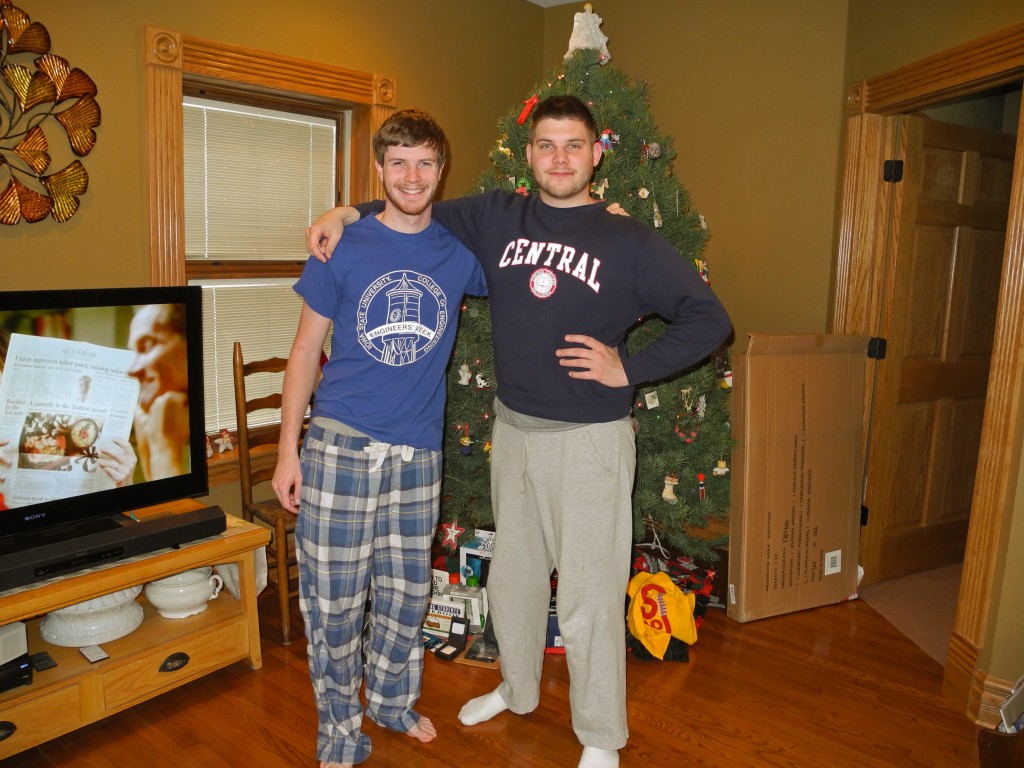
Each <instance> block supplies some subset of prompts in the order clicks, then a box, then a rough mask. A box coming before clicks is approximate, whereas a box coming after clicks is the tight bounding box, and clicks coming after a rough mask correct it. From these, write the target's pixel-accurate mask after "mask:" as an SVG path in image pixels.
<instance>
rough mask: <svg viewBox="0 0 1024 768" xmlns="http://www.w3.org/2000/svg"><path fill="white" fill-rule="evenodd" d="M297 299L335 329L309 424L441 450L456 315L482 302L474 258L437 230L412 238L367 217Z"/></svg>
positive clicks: (312, 270)
mask: <svg viewBox="0 0 1024 768" xmlns="http://www.w3.org/2000/svg"><path fill="white" fill-rule="evenodd" d="M295 290H296V292H298V294H299V295H300V296H302V298H303V299H304V300H305V302H306V304H307V305H308V306H309V308H310V309H312V310H313V311H314V312H316V313H317V314H319V315H322V316H323V317H327V318H330V319H331V320H333V321H334V326H333V330H332V334H331V359H330V360H329V361H328V362H327V364H326V365H325V366H324V371H323V373H324V377H323V380H322V381H321V382H320V385H319V386H318V387H317V391H316V399H315V403H314V410H313V415H314V416H328V417H330V418H332V419H337V420H338V421H341V422H343V423H345V424H347V425H349V426H350V427H353V428H355V429H358V430H359V431H360V432H363V433H365V434H367V435H369V436H370V437H373V438H375V439H377V440H381V441H383V442H385V443H392V444H396V445H411V446H414V447H416V448H428V449H432V450H440V448H441V442H442V430H443V421H444V403H445V376H444V373H445V368H446V367H447V365H448V360H449V358H450V356H451V350H452V346H453V345H454V343H455V330H456V324H457V323H458V319H459V307H460V305H461V302H462V298H463V296H464V295H465V294H470V295H474V296H482V295H486V293H487V288H486V283H485V282H484V276H483V272H482V271H481V269H480V264H479V262H478V261H477V260H476V258H475V257H474V256H473V254H472V253H470V252H469V251H468V250H467V249H466V248H465V246H463V245H462V244H461V243H460V242H459V241H458V240H456V239H455V238H454V237H453V236H452V234H451V233H450V232H448V230H446V229H445V228H444V227H442V226H441V225H440V224H438V223H437V222H431V224H430V225H429V226H428V227H427V228H426V229H425V230H423V231H422V232H418V233H416V234H414V235H409V234H405V233H402V232H396V231H395V230H393V229H390V228H388V227H386V226H384V225H383V224H381V223H380V222H379V221H378V220H377V218H376V217H375V216H370V217H367V218H364V219H362V220H360V221H359V222H358V223H356V224H353V225H352V226H350V227H346V228H345V236H344V237H343V238H342V239H341V242H340V243H339V244H338V247H337V248H336V249H335V251H334V255H333V256H332V258H331V260H330V261H328V262H327V263H326V264H322V263H321V262H319V261H317V260H316V259H314V258H312V257H311V258H310V259H309V260H308V261H307V262H306V266H305V268H304V269H303V272H302V277H301V278H300V279H299V282H298V283H296V284H295Z"/></svg>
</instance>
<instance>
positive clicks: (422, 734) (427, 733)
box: [406, 716, 437, 742]
mask: <svg viewBox="0 0 1024 768" xmlns="http://www.w3.org/2000/svg"><path fill="white" fill-rule="evenodd" d="M406 733H408V734H409V735H410V736H412V737H413V738H414V739H419V740H420V741H422V742H428V741H433V740H434V737H436V736H437V728H435V727H434V724H433V723H432V722H430V718H429V717H423V716H420V721H419V722H418V723H416V725H414V726H413V727H412V728H410V729H409V730H408V731H406Z"/></svg>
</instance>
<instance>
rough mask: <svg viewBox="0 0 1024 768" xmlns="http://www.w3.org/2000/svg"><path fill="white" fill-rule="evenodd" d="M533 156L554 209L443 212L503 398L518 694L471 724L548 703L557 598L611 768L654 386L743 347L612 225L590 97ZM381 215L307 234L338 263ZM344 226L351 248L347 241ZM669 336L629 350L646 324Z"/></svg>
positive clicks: (506, 620)
mask: <svg viewBox="0 0 1024 768" xmlns="http://www.w3.org/2000/svg"><path fill="white" fill-rule="evenodd" d="M526 153H527V158H528V160H529V163H530V168H531V170H532V172H533V176H534V179H535V180H536V182H537V186H538V187H539V194H538V195H531V196H529V197H523V196H522V195H517V194H513V193H506V192H500V191H493V192H487V193H484V194H480V195H473V196H471V197H466V198H461V199H458V200H449V201H443V202H439V203H437V204H436V205H435V207H434V215H435V216H436V218H437V220H438V221H440V222H441V223H443V224H444V225H445V226H446V227H448V228H449V229H450V230H451V231H452V232H453V233H454V234H455V236H456V237H458V238H459V240H461V241H462V242H463V243H465V244H466V245H467V246H469V247H470V248H471V249H472V250H473V252H474V253H475V254H476V256H477V258H478V259H479V260H480V263H481V265H482V266H483V269H484V273H485V274H486V275H487V284H488V289H489V294H490V307H491V317H492V327H493V331H494V365H495V375H496V378H497V390H496V397H495V403H494V413H495V417H496V418H495V421H494V429H493V432H492V451H491V457H492V462H491V499H492V502H493V505H494V522H495V528H496V531H497V535H496V537H495V544H494V553H493V557H492V559H491V566H490V571H489V574H488V581H487V588H488V595H489V598H490V600H489V603H490V609H491V617H492V620H493V625H494V630H495V635H496V637H497V640H498V647H499V651H500V653H501V673H502V678H503V680H502V683H501V685H499V686H498V688H496V689H495V690H493V691H491V692H490V693H488V694H485V695H483V696H479V697H477V698H474V699H472V700H471V701H469V702H468V703H467V704H466V705H465V706H464V707H463V708H462V711H461V712H460V713H459V720H460V721H461V722H462V723H463V724H464V725H475V724H477V723H480V722H483V721H485V720H488V719H490V718H491V717H494V716H496V715H498V714H500V713H501V712H504V711H505V710H506V709H507V710H511V711H512V712H515V713H519V714H524V713H527V712H531V711H533V709H534V708H536V707H537V704H538V702H539V697H540V680H541V671H542V662H543V656H544V641H545V635H546V630H547V621H548V608H549V601H550V594H551V593H550V581H549V574H550V573H551V571H552V569H556V570H557V571H558V601H557V602H558V606H557V610H558V626H559V630H560V632H561V634H562V639H563V641H564V643H565V655H566V663H567V665H568V668H569V680H570V694H569V696H570V704H571V706H572V721H573V729H574V730H575V732H576V735H577V737H578V738H579V741H580V743H581V744H582V745H583V754H582V755H581V757H580V761H579V764H578V768H610V767H612V766H617V765H618V763H619V757H618V750H619V749H621V748H622V747H623V746H624V745H625V744H626V740H627V738H628V728H627V723H626V684H625V677H626V671H625V640H624V627H623V625H624V616H623V601H624V600H625V595H626V585H627V582H628V580H629V560H630V550H631V538H632V502H631V494H632V486H633V478H634V471H635V463H636V448H635V442H634V432H633V426H632V422H631V420H630V407H631V405H632V401H633V391H634V387H635V386H636V385H637V384H642V383H645V382H651V381H657V380H659V379H661V378H664V377H666V376H669V375H671V374H674V373H675V372H677V371H679V370H681V369H683V368H686V367H687V366H690V365H694V364H696V363H698V362H700V361H701V360H703V359H704V358H706V357H707V356H708V355H709V354H710V353H711V352H713V351H714V350H715V349H717V348H718V347H719V346H720V345H721V344H722V342H723V341H724V340H725V339H726V338H727V337H728V336H729V333H730V331H731V326H730V323H729V318H728V316H727V314H726V312H725V310H724V309H723V307H722V305H721V304H720V303H719V301H718V299H717V298H716V297H715V295H714V294H713V293H712V292H711V289H710V288H709V287H708V286H707V285H706V284H705V283H704V282H703V281H702V280H701V279H700V277H699V275H698V274H697V272H696V270H694V269H693V268H692V267H690V265H689V264H687V263H686V261H685V260H684V259H682V258H681V257H680V256H679V254H678V253H677V252H676V251H675V250H674V249H673V248H672V247H671V246H670V245H669V244H668V243H667V242H666V241H665V240H664V238H662V237H661V236H660V235H659V234H657V233H656V232H655V231H653V230H652V229H650V228H649V227H647V226H646V225H644V224H641V223H640V222H637V221H634V220H632V219H629V218H627V217H623V216H609V215H608V213H607V211H606V209H605V207H604V206H603V205H600V204H599V201H598V200H595V199H594V198H593V197H592V196H591V194H590V183H591V180H592V178H593V173H594V168H595V167H596V166H597V164H598V163H599V162H600V159H601V157H602V151H601V145H600V142H599V141H598V139H597V127H596V125H595V123H594V118H593V115H592V114H591V112H590V110H589V109H588V108H587V106H586V105H585V104H584V103H583V102H582V101H580V100H579V99H578V98H576V97H575V96H555V97H552V98H549V99H546V100H544V101H542V102H540V104H538V105H537V107H536V108H535V109H534V112H533V117H532V123H531V128H530V138H529V144H528V145H527V147H526ZM376 209H377V206H376V204H370V205H369V206H362V205H360V206H358V210H356V209H334V210H333V211H331V212H328V213H327V214H325V215H324V216H322V217H321V218H320V219H319V220H317V222H314V224H313V226H312V227H310V229H309V230H308V231H307V237H306V240H307V246H308V247H309V249H310V253H312V254H314V255H315V256H318V258H326V257H327V256H329V255H330V254H329V251H330V245H331V244H332V243H333V242H337V240H338V238H339V237H340V235H341V229H342V227H341V224H342V223H348V222H350V221H352V220H357V219H359V215H360V214H366V213H369V212H372V211H373V210H376ZM350 229H351V226H350V227H347V228H345V235H344V238H342V240H344V239H346V238H348V233H349V230H350ZM650 314H657V315H659V316H661V317H662V318H664V319H665V320H666V321H667V322H668V326H667V328H666V330H665V332H664V333H663V334H662V335H661V336H660V337H659V338H658V339H657V340H655V341H654V342H653V343H652V344H651V345H649V346H648V347H646V348H645V349H642V350H639V351H637V352H635V353H633V354H631V355H630V354H627V352H626V349H625V344H624V340H625V337H626V334H627V333H628V331H629V329H630V328H631V327H632V326H633V325H634V324H635V323H636V321H637V319H638V318H640V317H642V316H645V315H650Z"/></svg>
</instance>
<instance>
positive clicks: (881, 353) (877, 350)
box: [868, 336, 888, 360]
mask: <svg viewBox="0 0 1024 768" xmlns="http://www.w3.org/2000/svg"><path fill="white" fill-rule="evenodd" d="M887 346H888V343H887V342H886V340H885V339H883V338H881V337H880V336H874V337H872V338H871V339H869V340H868V357H869V358H871V359H872V360H885V350H886V347H887Z"/></svg>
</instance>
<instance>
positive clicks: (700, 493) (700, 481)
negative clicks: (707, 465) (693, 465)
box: [697, 472, 704, 501]
mask: <svg viewBox="0 0 1024 768" xmlns="http://www.w3.org/2000/svg"><path fill="white" fill-rule="evenodd" d="M697 497H698V498H699V499H701V501H703V500H704V473H703V472H701V473H699V474H698V475H697Z"/></svg>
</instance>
